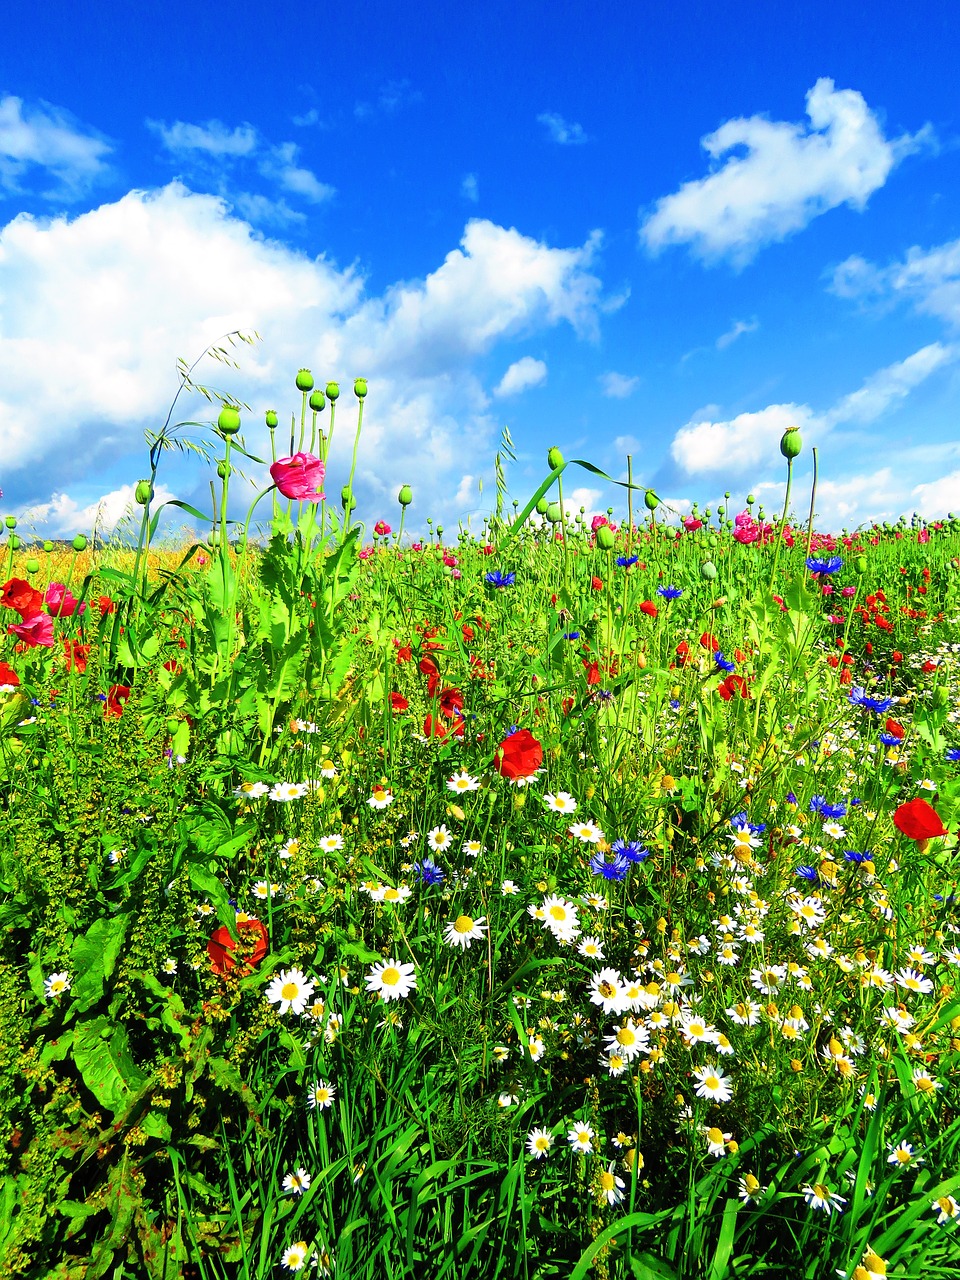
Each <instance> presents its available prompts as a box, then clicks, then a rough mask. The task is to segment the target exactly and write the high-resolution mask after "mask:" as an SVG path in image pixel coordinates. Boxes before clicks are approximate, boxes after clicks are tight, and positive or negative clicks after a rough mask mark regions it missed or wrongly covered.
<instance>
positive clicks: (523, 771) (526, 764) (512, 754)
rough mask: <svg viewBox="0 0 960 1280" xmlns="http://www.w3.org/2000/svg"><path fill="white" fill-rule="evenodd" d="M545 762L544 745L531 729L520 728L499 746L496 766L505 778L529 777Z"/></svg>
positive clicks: (495, 761) (495, 760)
mask: <svg viewBox="0 0 960 1280" xmlns="http://www.w3.org/2000/svg"><path fill="white" fill-rule="evenodd" d="M542 763H543V747H542V746H541V745H540V743H539V742H538V741H537V740H536V738H535V737H534V736H533V734H532V733H531V732H530V730H529V729H518V730H517V731H516V733H511V734H510V736H509V738H504V740H503V742H501V743H500V746H499V747H498V748H497V754H496V757H495V759H494V768H495V769H496V770H497V772H498V773H499V774H500V775H501V776H502V777H504V778H529V777H530V776H531V774H534V773H536V771H537V770H538V769H539V768H540V765H541V764H542Z"/></svg>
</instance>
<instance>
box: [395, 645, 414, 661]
mask: <svg viewBox="0 0 960 1280" xmlns="http://www.w3.org/2000/svg"><path fill="white" fill-rule="evenodd" d="M412 657H413V650H412V649H411V648H410V646H409V645H408V644H405V645H403V646H402V648H398V649H397V662H409V661H410V659H411V658H412Z"/></svg>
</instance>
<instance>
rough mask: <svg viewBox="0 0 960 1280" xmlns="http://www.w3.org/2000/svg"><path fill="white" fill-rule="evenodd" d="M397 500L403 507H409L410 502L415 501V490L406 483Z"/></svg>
mask: <svg viewBox="0 0 960 1280" xmlns="http://www.w3.org/2000/svg"><path fill="white" fill-rule="evenodd" d="M397 501H398V502H399V503H400V505H401V507H409V505H410V503H411V502H412V501H413V490H412V489H411V488H410V486H409V485H408V484H405V485H404V486H403V488H402V489H401V490H400V492H399V493H398V494H397Z"/></svg>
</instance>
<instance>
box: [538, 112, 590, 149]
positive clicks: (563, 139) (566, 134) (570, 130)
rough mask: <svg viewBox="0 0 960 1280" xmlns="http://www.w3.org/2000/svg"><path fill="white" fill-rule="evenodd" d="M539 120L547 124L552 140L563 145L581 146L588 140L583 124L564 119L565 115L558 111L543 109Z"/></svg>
mask: <svg viewBox="0 0 960 1280" xmlns="http://www.w3.org/2000/svg"><path fill="white" fill-rule="evenodd" d="M537 120H538V122H539V123H540V124H542V125H545V126H546V130H547V133H548V134H549V135H550V138H551V140H552V141H553V142H557V143H559V144H560V146H562V147H575V146H580V145H581V144H582V143H584V142H587V141H588V139H587V135H586V134H585V133H584V131H583V126H582V125H579V124H576V123H575V122H573V121H567V120H564V118H563V116H561V115H558V114H557V112H556V111H542V112H541V113H540V115H538V116H537Z"/></svg>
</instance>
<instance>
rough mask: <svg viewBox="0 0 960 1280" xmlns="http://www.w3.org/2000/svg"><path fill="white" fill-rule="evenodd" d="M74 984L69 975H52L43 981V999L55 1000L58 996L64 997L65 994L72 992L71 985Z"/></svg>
mask: <svg viewBox="0 0 960 1280" xmlns="http://www.w3.org/2000/svg"><path fill="white" fill-rule="evenodd" d="M72 982H73V979H72V978H71V976H70V974H69V973H51V975H50V977H49V978H44V980H43V998H44V999H45V1000H49V999H51V998H53V999H54V1000H55V999H56V998H57V997H58V996H62V995H63V994H64V992H66V991H69V990H70V984H71V983H72Z"/></svg>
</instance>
